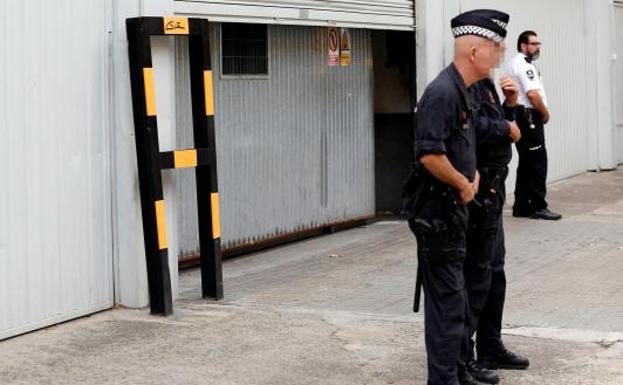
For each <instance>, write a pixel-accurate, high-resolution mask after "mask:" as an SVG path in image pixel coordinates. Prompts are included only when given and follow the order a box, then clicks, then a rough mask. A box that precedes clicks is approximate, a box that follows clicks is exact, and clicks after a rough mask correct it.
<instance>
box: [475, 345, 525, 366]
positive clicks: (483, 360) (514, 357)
mask: <svg viewBox="0 0 623 385" xmlns="http://www.w3.org/2000/svg"><path fill="white" fill-rule="evenodd" d="M478 363H479V364H480V365H482V366H484V367H485V368H487V369H515V370H525V369H527V368H528V366H530V361H529V360H528V359H527V358H526V357H523V356H520V355H519V354H515V353H513V352H511V351H510V350H507V349H504V350H503V351H502V352H500V353H498V354H495V355H482V356H479V357H478Z"/></svg>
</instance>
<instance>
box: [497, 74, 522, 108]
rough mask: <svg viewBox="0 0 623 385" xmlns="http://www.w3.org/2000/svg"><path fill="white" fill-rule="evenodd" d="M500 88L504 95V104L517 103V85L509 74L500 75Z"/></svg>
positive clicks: (513, 104) (512, 104)
mask: <svg viewBox="0 0 623 385" xmlns="http://www.w3.org/2000/svg"><path fill="white" fill-rule="evenodd" d="M500 88H501V89H502V92H503V93H504V96H505V97H506V101H505V104H506V105H507V106H509V107H514V106H515V105H516V104H517V97H518V96H519V86H518V85H517V83H516V82H515V81H514V80H513V79H512V78H511V77H510V76H502V77H501V78H500Z"/></svg>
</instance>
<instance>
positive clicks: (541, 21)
mask: <svg viewBox="0 0 623 385" xmlns="http://www.w3.org/2000/svg"><path fill="white" fill-rule="evenodd" d="M460 4H461V10H462V11H466V10H469V9H475V8H493V9H500V10H503V11H505V12H507V13H509V14H510V15H511V20H510V26H509V33H508V36H507V40H506V45H507V51H506V59H511V58H512V57H513V56H514V55H515V54H516V53H517V49H516V43H517V37H518V35H519V34H520V33H521V32H522V31H524V30H534V31H536V32H537V33H538V35H539V40H541V41H542V42H543V47H542V53H541V58H540V59H539V60H538V61H536V62H535V64H536V65H537V66H538V67H539V69H540V70H541V73H542V76H543V79H544V83H545V90H546V92H547V98H548V103H549V107H550V111H551V121H550V123H549V124H547V125H546V127H545V136H546V144H547V147H548V157H549V172H548V180H549V181H550V182H551V181H556V180H560V179H563V178H566V177H569V176H571V175H575V174H578V173H581V172H584V171H586V170H587V169H588V168H589V166H588V151H594V150H592V149H589V148H587V145H586V143H587V142H588V137H589V135H591V134H592V132H593V130H594V129H595V128H594V127H589V125H588V122H589V120H588V115H587V112H586V111H587V109H586V108H585V98H586V95H587V76H588V72H587V71H588V69H587V68H586V61H585V57H586V54H587V51H586V44H585V40H586V39H585V36H584V28H583V26H584V24H585V20H584V3H583V0H550V1H541V0H524V1H521V2H520V1H514V0H461V2H460ZM502 72H504V71H503V69H502V70H500V71H498V75H499V74H501V73H502ZM516 162H517V157H516V156H515V157H514V159H513V163H512V164H511V175H510V176H509V178H508V181H509V189H510V190H509V191H512V189H513V188H514V182H515V170H516V164H517V163H516Z"/></svg>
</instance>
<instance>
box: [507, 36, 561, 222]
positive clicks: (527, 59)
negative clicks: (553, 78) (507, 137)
mask: <svg viewBox="0 0 623 385" xmlns="http://www.w3.org/2000/svg"><path fill="white" fill-rule="evenodd" d="M517 51H519V53H518V54H517V55H516V56H515V57H514V58H513V59H512V60H511V62H510V65H509V72H510V74H511V75H512V76H514V77H515V78H516V79H517V81H518V83H519V88H520V90H519V103H520V104H521V105H523V106H524V107H525V113H522V114H519V116H518V120H517V123H518V124H519V128H520V129H521V132H522V139H521V140H520V141H519V142H517V144H516V146H517V152H518V153H519V165H518V167H517V183H516V185H515V204H514V205H513V216H515V217H530V218H534V219H548V220H558V219H560V218H562V216H561V215H560V214H557V213H554V212H552V211H550V210H549V209H548V208H547V202H546V201H545V195H546V194H547V189H546V187H545V182H546V179H547V150H546V149H545V134H544V131H543V125H544V124H547V122H548V121H549V109H548V107H547V96H546V95H545V87H544V86H543V81H542V79H541V73H540V71H539V69H538V68H537V67H536V66H535V65H534V61H535V60H537V59H538V58H539V55H540V54H541V42H540V41H539V39H538V37H537V34H536V32H534V31H525V32H522V33H521V34H520V35H519V38H518V39H517Z"/></svg>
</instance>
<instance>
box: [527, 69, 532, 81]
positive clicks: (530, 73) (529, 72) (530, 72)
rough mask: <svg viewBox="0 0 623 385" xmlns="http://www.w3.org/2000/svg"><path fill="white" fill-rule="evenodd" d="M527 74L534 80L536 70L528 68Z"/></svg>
mask: <svg viewBox="0 0 623 385" xmlns="http://www.w3.org/2000/svg"><path fill="white" fill-rule="evenodd" d="M526 75H528V77H529V78H530V80H534V71H532V70H528V72H526Z"/></svg>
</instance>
